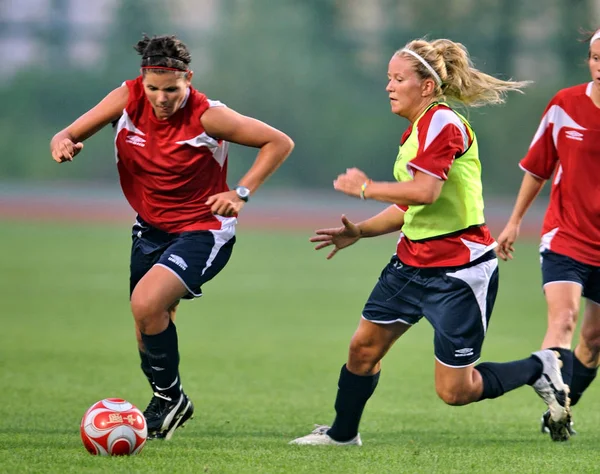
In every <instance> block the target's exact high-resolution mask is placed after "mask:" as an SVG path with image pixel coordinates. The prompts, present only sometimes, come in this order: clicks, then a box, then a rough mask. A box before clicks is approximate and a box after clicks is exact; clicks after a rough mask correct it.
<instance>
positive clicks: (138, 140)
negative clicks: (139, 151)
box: [125, 133, 146, 148]
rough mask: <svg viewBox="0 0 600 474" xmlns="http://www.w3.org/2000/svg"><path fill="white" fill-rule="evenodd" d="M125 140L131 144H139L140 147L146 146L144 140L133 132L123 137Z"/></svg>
mask: <svg viewBox="0 0 600 474" xmlns="http://www.w3.org/2000/svg"><path fill="white" fill-rule="evenodd" d="M125 142H126V143H130V144H131V145H135V146H140V147H142V148H143V147H145V146H146V140H145V139H144V138H142V137H140V136H139V135H135V134H133V133H130V134H129V135H127V138H125Z"/></svg>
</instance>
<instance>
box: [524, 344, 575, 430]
mask: <svg viewBox="0 0 600 474" xmlns="http://www.w3.org/2000/svg"><path fill="white" fill-rule="evenodd" d="M533 355H534V356H535V357H537V358H538V359H539V360H540V361H541V362H542V366H543V368H542V375H541V377H540V378H539V379H537V380H536V382H535V383H534V384H533V389H534V390H535V392H536V393H537V394H538V395H539V396H540V398H541V399H542V400H544V402H545V403H546V405H548V409H549V411H550V417H549V418H548V428H549V431H550V436H551V438H552V440H554V441H566V440H568V439H569V437H570V432H569V429H568V427H569V424H570V422H571V416H570V415H571V411H570V407H569V404H570V399H569V386H568V385H567V384H565V382H564V381H563V378H562V375H561V373H560V367H561V365H562V362H561V360H560V359H559V355H560V354H559V353H558V352H555V351H552V350H550V349H544V350H541V351H537V352H534V353H533Z"/></svg>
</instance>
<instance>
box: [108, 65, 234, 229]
mask: <svg viewBox="0 0 600 474" xmlns="http://www.w3.org/2000/svg"><path fill="white" fill-rule="evenodd" d="M125 85H126V86H127V88H128V89H129V99H128V100H127V105H126V106H125V109H124V110H123V114H122V115H121V118H120V119H119V120H118V122H117V123H116V125H115V153H116V157H117V168H118V171H119V177H120V181H121V187H122V189H123V194H124V195H125V197H126V198H127V201H128V202H129V204H130V205H131V207H132V208H133V209H134V210H135V211H136V212H137V213H138V214H139V215H140V217H141V218H142V219H144V221H146V222H148V223H149V224H151V225H152V226H154V227H157V228H158V229H161V230H163V231H165V232H172V233H179V232H184V231H191V230H209V229H220V228H221V226H222V225H227V224H233V223H235V222H236V220H235V218H224V217H221V216H215V215H214V214H212V212H211V211H210V207H209V206H207V205H206V204H205V203H206V200H207V199H208V198H209V197H210V196H212V195H213V194H217V193H221V192H224V191H228V190H229V188H228V187H227V182H226V176H227V149H228V143H227V142H225V141H222V140H216V139H214V138H212V137H210V136H208V135H207V134H206V132H205V131H204V128H203V126H202V122H201V121H200V117H202V114H203V113H204V112H206V111H207V110H208V109H209V108H210V107H219V106H223V104H221V103H220V102H215V101H211V100H209V99H207V98H206V96H205V95H204V94H202V93H200V92H198V91H197V90H195V89H194V88H193V87H190V88H189V89H188V93H187V96H186V98H185V100H184V102H183V104H182V105H181V107H180V109H179V110H178V111H176V112H175V113H174V114H173V115H172V116H171V117H169V118H168V119H167V120H159V119H157V118H156V116H155V115H154V112H153V110H152V105H151V104H150V102H149V101H148V99H147V98H146V95H145V94H144V86H143V84H142V76H139V77H138V78H137V79H133V80H130V81H126V82H125Z"/></svg>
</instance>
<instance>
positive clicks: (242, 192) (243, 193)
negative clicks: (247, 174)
mask: <svg viewBox="0 0 600 474" xmlns="http://www.w3.org/2000/svg"><path fill="white" fill-rule="evenodd" d="M235 192H236V193H237V195H238V196H239V197H240V199H248V196H250V190H249V189H248V188H245V187H244V186H238V187H237V188H235Z"/></svg>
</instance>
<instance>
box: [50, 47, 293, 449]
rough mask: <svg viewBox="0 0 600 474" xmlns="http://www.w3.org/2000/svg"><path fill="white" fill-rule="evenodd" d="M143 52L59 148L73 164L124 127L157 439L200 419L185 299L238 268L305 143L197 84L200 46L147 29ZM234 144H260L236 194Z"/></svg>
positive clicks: (118, 142) (64, 134) (124, 181)
mask: <svg viewBox="0 0 600 474" xmlns="http://www.w3.org/2000/svg"><path fill="white" fill-rule="evenodd" d="M135 49H136V51H137V52H138V53H139V54H140V55H141V56H142V63H141V75H140V76H139V77H138V78H136V79H134V80H130V81H126V82H125V83H124V84H123V85H122V86H121V87H119V88H117V89H115V90H113V91H112V92H111V93H110V94H108V95H107V96H106V97H105V98H104V99H103V100H102V101H101V102H100V103H99V104H98V105H96V106H95V107H94V108H92V109H91V110H89V111H88V112H87V113H85V114H84V115H82V116H81V117H80V118H78V119H77V120H76V121H75V122H73V123H72V124H71V125H69V126H68V127H67V128H65V129H64V130H62V131H60V132H59V133H57V134H56V135H55V136H54V138H53V139H52V141H51V144H50V148H51V152H52V158H53V159H54V160H55V161H57V162H58V163H63V162H65V161H72V160H73V158H74V157H75V156H76V155H77V154H78V153H79V152H80V151H81V150H82V149H83V141H84V140H86V139H87V138H89V137H91V136H92V135H94V134H95V133H96V132H98V131H99V130H100V129H101V128H103V127H104V126H106V125H108V124H109V123H112V124H113V127H114V129H115V151H116V158H117V167H118V171H119V177H120V181H121V187H122V189H123V193H124V195H125V197H126V198H127V200H128V202H129V203H130V205H131V207H132V208H133V209H134V210H135V211H136V212H137V214H138V216H137V219H136V222H135V225H134V226H133V233H132V234H133V235H132V239H133V243H132V249H131V275H130V292H131V310H132V313H133V317H134V320H135V325H136V334H137V339H138V347H139V351H140V357H141V360H142V364H141V367H142V370H143V372H144V374H145V375H146V377H147V378H148V381H149V382H150V384H151V386H152V389H153V391H154V396H153V397H152V400H151V401H150V404H149V405H148V408H147V409H146V410H145V412H144V415H145V417H146V419H147V422H148V433H149V436H150V437H157V438H166V439H169V438H170V437H171V436H172V435H173V432H174V431H175V429H176V428H177V427H178V426H181V425H182V424H183V423H184V422H185V421H186V420H187V419H189V418H190V417H191V416H192V414H193V405H192V402H191V401H190V400H189V398H188V397H187V396H186V394H185V393H184V392H183V389H182V385H181V380H180V377H179V351H178V341H177V331H176V328H175V324H174V318H175V311H176V309H177V305H178V303H179V301H180V300H181V299H182V298H194V297H197V296H201V294H202V293H201V286H202V284H203V283H205V282H207V281H208V280H210V279H211V278H213V277H214V276H215V275H216V274H217V273H218V272H219V271H220V270H221V269H223V267H224V266H225V265H226V263H227V261H228V260H229V257H230V256H231V251H232V248H233V245H234V243H235V224H236V216H237V215H238V213H239V212H240V211H241V210H242V208H243V206H244V204H245V203H246V202H247V201H248V199H249V197H250V196H251V195H252V194H253V193H254V192H256V190H257V189H258V188H259V187H260V186H261V185H262V184H263V183H264V182H265V180H266V179H267V178H268V177H269V176H270V175H271V174H272V173H273V172H274V171H275V170H276V169H277V167H278V166H279V165H280V164H281V163H282V162H283V161H284V160H285V159H286V157H287V156H288V155H289V154H290V152H291V151H292V149H293V147H294V144H293V142H292V140H291V139H290V138H289V137H288V136H287V135H285V134H284V133H282V132H280V131H279V130H276V129H274V128H272V127H270V126H268V125H266V124H265V123H262V122H260V121H258V120H255V119H253V118H250V117H246V116H243V115H240V114H238V113H236V112H234V111H233V110H231V109H229V108H227V107H225V106H224V105H223V104H222V103H220V102H218V101H212V100H209V99H208V98H207V97H206V96H205V95H204V94H202V93H200V92H198V91H197V90H196V89H194V87H193V86H192V85H191V79H192V71H191V70H190V69H189V64H190V61H191V56H190V53H189V51H188V48H187V47H186V45H185V44H184V43H182V42H181V41H180V40H179V39H177V38H176V37H175V36H156V37H153V38H148V37H147V36H144V38H143V39H142V40H141V41H140V42H139V43H138V44H137V45H136V47H135ZM228 142H233V143H238V144H240V145H246V146H250V147H255V148H258V149H259V152H258V156H257V158H256V160H255V162H254V164H253V165H252V166H251V168H250V169H249V171H248V172H247V173H246V174H245V175H244V176H243V177H242V179H241V180H240V181H239V183H238V186H237V187H236V188H235V189H233V190H230V189H229V188H228V186H227V182H226V177H227V150H228Z"/></svg>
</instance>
